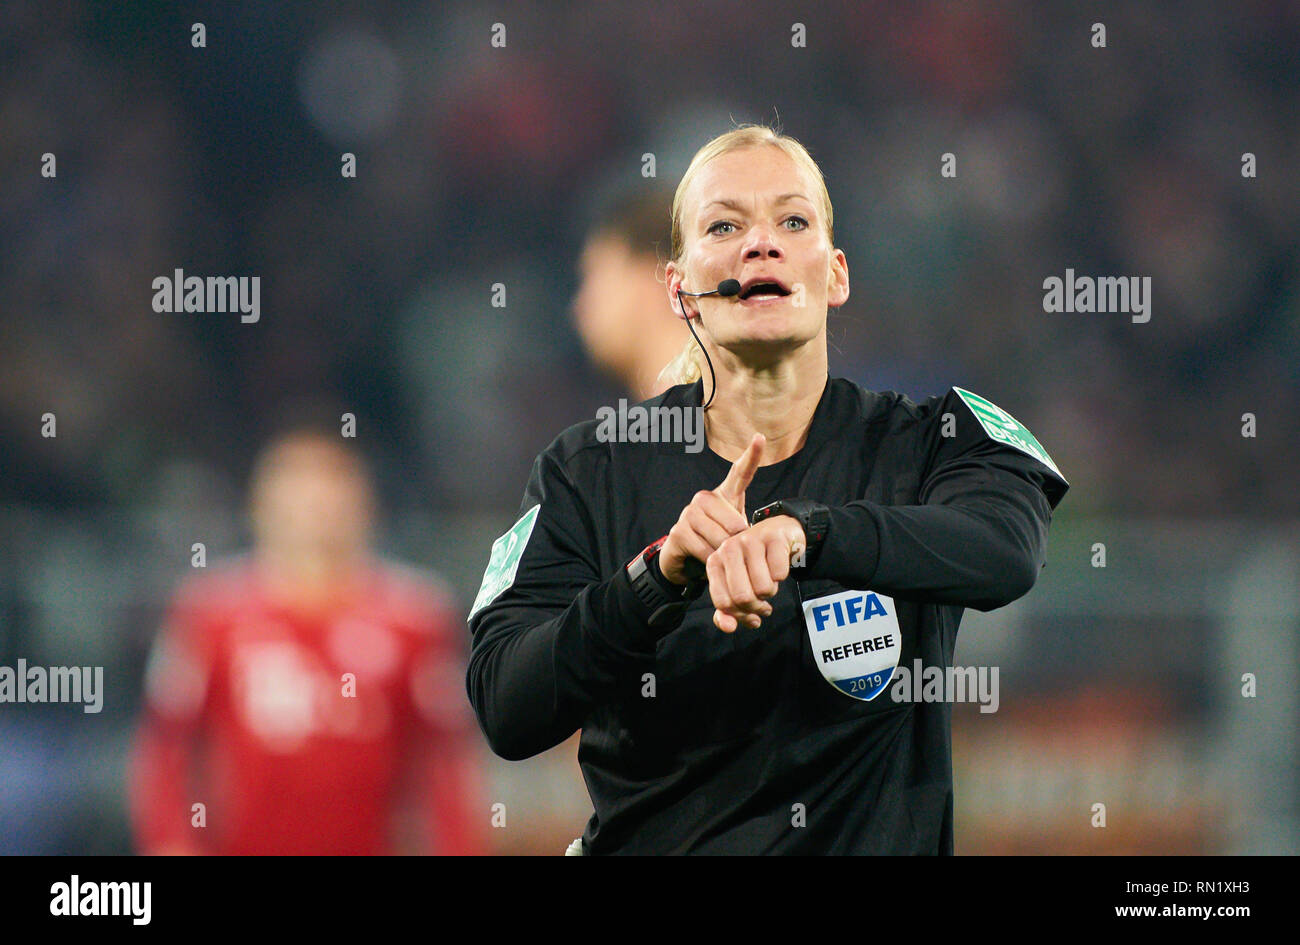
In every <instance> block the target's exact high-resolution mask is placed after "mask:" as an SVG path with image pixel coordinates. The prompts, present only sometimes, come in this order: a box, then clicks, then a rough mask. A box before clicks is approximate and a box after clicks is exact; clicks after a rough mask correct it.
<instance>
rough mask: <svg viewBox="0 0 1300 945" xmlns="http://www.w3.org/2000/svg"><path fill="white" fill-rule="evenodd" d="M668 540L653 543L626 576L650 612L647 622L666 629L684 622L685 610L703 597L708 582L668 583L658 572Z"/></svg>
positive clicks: (696, 580)
mask: <svg viewBox="0 0 1300 945" xmlns="http://www.w3.org/2000/svg"><path fill="white" fill-rule="evenodd" d="M667 540H668V536H667V535H665V536H664V537H663V538H660V539H659V540H658V541H656V542H653V543H651V544H649V545H647V546H646V547H645V549H644V550H643V551H642V552H641V553H640V554H638V555H637V556H636V557H634V558H633V559H632V560H631V561H629V562H628V563H627V576H628V580H629V581H630V582H631V584H632V590H633V592H634V593H635V594H636V596H637V599H638V600H640V601H641V602H642V603H643V604H645V605H646V606H647V607H649V608H650V611H651V612H650V617H649V619H648V620H647V621H646V622H647V624H648V625H649V626H651V627H656V628H657V627H665V626H670V625H672V624H675V623H677V622H678V621H680V620H681V618H682V615H683V614H684V613H685V612H686V608H687V607H689V606H690V604H691V602H692V601H693V600H695V598H697V597H699V596H700V594H701V593H703V591H704V588H705V586H707V583H708V582H707V581H703V580H700V579H699V578H698V577H694V578H693V579H692V580H691V582H690V583H689V584H687V585H686V586H684V587H682V586H680V585H677V584H674V583H673V582H672V581H669V580H668V578H666V577H665V576H664V573H663V571H662V570H660V568H659V549H660V548H662V547H663V544H664V542H665V541H667Z"/></svg>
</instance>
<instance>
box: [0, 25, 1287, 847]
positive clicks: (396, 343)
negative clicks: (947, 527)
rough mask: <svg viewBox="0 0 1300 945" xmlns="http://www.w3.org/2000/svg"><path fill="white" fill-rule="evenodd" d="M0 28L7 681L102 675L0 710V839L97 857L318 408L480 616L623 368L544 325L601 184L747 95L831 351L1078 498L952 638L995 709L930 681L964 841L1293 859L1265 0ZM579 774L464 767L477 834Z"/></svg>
mask: <svg viewBox="0 0 1300 945" xmlns="http://www.w3.org/2000/svg"><path fill="white" fill-rule="evenodd" d="M1098 22H1099V23H1103V24H1104V25H1105V30H1106V46H1105V48H1096V47H1094V45H1093V44H1092V40H1093V36H1094V33H1093V30H1092V28H1091V27H1092V24H1094V23H1098ZM194 23H203V24H204V26H205V28H206V48H194V47H193V46H192V44H191V38H192V35H193V34H192V31H191V26H192V24H194ZM497 23H499V24H503V25H504V27H505V38H506V43H505V46H504V47H503V48H494V47H493V45H492V42H491V41H492V37H493V24H497ZM797 23H798V24H803V25H804V27H805V29H806V37H807V43H806V47H797V46H793V45H792V43H791V37H792V35H793V34H792V27H793V25H794V24H797ZM0 50H2V52H0V174H2V177H0V179H2V180H3V186H2V187H0V665H7V666H13V665H14V664H15V662H16V660H17V659H19V658H25V659H27V661H28V662H29V663H33V664H36V663H39V664H44V665H55V664H64V665H91V664H93V665H102V666H103V667H105V678H106V690H107V696H106V700H105V707H104V710H103V712H102V713H100V714H99V715H87V714H84V713H83V712H82V711H81V709H80V707H78V706H67V705H61V706H33V705H12V704H0V851H3V852H87V853H116V852H125V851H127V850H129V849H130V839H129V832H128V829H127V822H126V815H125V812H124V811H125V808H124V800H123V764H124V753H125V748H126V745H127V744H128V741H129V738H130V733H131V729H132V725H133V724H134V718H135V715H136V712H137V709H138V704H139V698H140V690H141V680H142V676H143V668H144V659H145V654H146V652H147V649H148V646H149V643H150V640H151V638H152V635H153V634H154V632H155V631H156V629H157V624H158V620H159V614H160V611H161V608H162V606H163V603H164V602H165V600H166V598H167V596H168V595H169V594H170V593H171V592H172V590H173V589H174V587H175V585H176V583H177V582H178V581H179V580H181V579H183V578H184V577H186V576H187V574H188V573H189V572H190V570H191V568H190V548H191V545H192V543H193V542H196V541H202V542H204V543H205V544H206V546H207V548H208V552H209V554H210V555H212V556H216V557H220V556H221V555H224V554H229V553H233V552H236V551H239V550H241V549H242V548H244V547H245V545H246V541H247V529H246V524H245V522H244V518H243V490H244V485H245V477H246V474H247V468H248V463H249V461H250V460H251V458H252V455H253V453H254V451H255V450H256V449H257V448H258V446H260V445H261V442H262V436H263V434H264V433H265V431H266V427H267V424H268V422H269V418H270V417H271V416H272V415H273V414H274V412H275V410H276V409H277V408H278V406H279V405H280V404H282V403H284V402H286V401H288V400H291V399H293V398H295V397H300V396H302V395H304V394H313V395H315V394H323V395H328V396H330V397H334V398H338V399H340V400H342V401H343V402H345V403H347V404H349V405H351V410H352V411H353V412H354V413H355V414H356V417H357V430H358V442H359V443H360V444H361V446H362V447H363V448H364V449H365V450H366V451H367V452H368V454H369V455H370V456H371V457H372V458H373V459H374V461H375V465H376V468H377V470H378V473H379V476H380V482H381V487H382V490H383V497H384V501H385V504H386V508H387V516H386V518H385V521H384V526H385V527H384V545H385V548H386V549H387V550H389V551H390V552H391V553H392V554H394V555H396V556H399V557H402V558H405V559H407V560H409V561H412V562H414V563H416V564H418V565H421V566H424V567H426V568H428V569H431V570H433V571H436V572H438V573H440V574H441V575H443V576H444V577H445V578H446V579H447V581H448V582H449V583H450V584H451V585H452V587H453V588H455V589H456V591H457V592H458V593H459V595H460V597H461V599H462V602H463V604H464V605H465V606H466V607H467V605H468V602H470V601H472V599H473V597H474V594H475V591H476V588H477V586H478V581H479V577H480V575H481V574H482V570H483V567H484V565H485V564H486V562H487V557H488V551H489V548H490V545H491V541H492V539H493V538H494V537H496V536H497V535H498V534H500V533H501V532H502V531H503V530H504V529H505V528H506V527H508V526H509V524H510V523H511V522H512V521H513V520H514V518H515V515H516V511H517V508H518V503H519V499H520V496H521V495H522V491H523V486H524V483H525V480H526V478H527V474H528V470H529V467H530V465H531V462H532V460H533V458H534V456H535V455H536V454H537V453H538V452H539V451H540V450H542V449H543V448H544V447H545V446H546V445H547V444H548V443H549V442H550V441H551V439H552V438H553V437H554V436H555V435H556V434H557V433H558V432H559V431H560V430H562V429H563V428H564V427H566V426H568V425H569V424H572V423H575V422H578V421H580V420H584V419H588V418H591V417H594V416H595V411H596V409H597V408H598V407H599V406H601V405H602V404H608V403H613V402H615V401H616V400H617V398H618V397H620V396H623V392H622V391H621V390H620V389H619V388H617V387H616V386H614V385H613V384H612V383H611V382H609V381H608V380H605V379H603V378H602V377H601V376H600V375H599V374H598V373H597V372H596V371H595V370H594V369H593V368H592V367H591V366H590V365H589V363H588V361H587V359H586V357H585V355H584V353H583V350H582V346H581V343H580V342H579V339H578V336H577V334H576V333H575V331H574V330H573V328H572V325H571V316H570V309H569V303H570V299H571V298H572V295H573V293H574V291H575V288H576V284H577V283H576V280H577V274H576V261H577V257H578V253H579V250H580V248H581V245H582V240H583V234H584V231H585V228H586V227H587V225H588V223H589V221H590V219H591V216H592V214H593V212H594V211H595V208H596V207H597V206H598V205H599V204H600V201H601V199H602V197H603V196H604V195H607V194H609V193H611V192H616V191H619V190H625V189H627V188H635V187H637V186H640V185H644V184H647V183H650V182H648V181H646V180H645V179H644V178H643V177H642V168H643V166H644V162H643V155H646V154H652V155H654V156H655V166H656V175H657V178H658V180H659V181H661V182H662V181H669V182H675V181H676V179H677V178H678V177H679V176H680V174H681V172H682V171H683V170H684V169H685V166H686V163H687V161H688V160H689V158H690V156H691V155H692V154H693V153H694V151H695V150H696V149H697V148H698V147H699V146H700V145H702V144H703V143H704V142H705V141H707V140H708V139H709V138H710V137H712V136H714V135H715V134H718V133H720V132H722V131H725V130H727V129H728V128H729V127H732V125H733V123H734V122H741V121H760V122H768V123H779V124H780V126H781V128H782V129H783V130H784V131H786V132H787V133H789V134H791V135H793V136H794V137H796V138H798V139H799V140H801V141H802V142H804V143H805V144H806V145H807V146H808V147H809V149H810V150H811V152H812V154H813V156H814V157H815V158H816V159H817V160H818V161H819V162H820V164H821V166H822V168H823V170H824V172H825V175H826V178H827V184H828V186H829V189H830V193H831V197H832V200H833V201H834V205H835V224H836V225H835V231H836V241H837V243H838V244H839V245H840V246H841V247H842V248H843V249H844V250H845V252H846V254H847V256H848V260H849V267H850V274H851V278H852V297H851V299H850V301H849V303H848V305H846V306H845V307H844V308H842V309H840V310H838V311H834V312H832V314H831V320H830V326H831V370H832V374H834V375H837V376H846V377H849V378H852V379H854V380H856V381H857V382H859V383H861V384H863V385H865V386H867V387H870V388H872V389H876V390H888V389H894V390H899V391H902V392H904V393H906V394H908V395H909V396H911V397H912V398H913V399H917V400H919V399H921V398H923V397H927V396H930V395H932V394H936V393H941V392H943V391H944V390H946V389H947V387H948V386H950V385H953V384H956V385H959V386H962V387H965V388H968V389H971V390H974V391H976V392H978V393H980V394H982V395H984V396H986V397H988V398H990V399H992V400H993V401H995V402H996V403H998V404H999V405H1000V406H1002V407H1003V408H1005V409H1006V410H1008V411H1010V412H1011V413H1012V414H1014V415H1015V416H1016V417H1017V418H1018V419H1019V420H1021V421H1022V422H1023V423H1025V424H1026V425H1027V426H1028V427H1029V428H1030V429H1031V430H1033V431H1034V432H1035V433H1036V434H1037V435H1038V438H1039V439H1040V440H1041V441H1042V443H1043V444H1044V446H1045V447H1046V448H1047V449H1048V450H1049V451H1050V452H1051V454H1052V455H1053V457H1054V458H1055V459H1056V461H1057V463H1058V465H1059V466H1060V468H1061V469H1062V471H1063V472H1064V473H1065V475H1066V477H1067V478H1068V479H1069V480H1070V481H1071V483H1072V490H1071V492H1070V494H1069V496H1068V497H1067V499H1066V500H1065V502H1064V504H1063V505H1062V507H1061V508H1060V509H1059V510H1058V512H1057V515H1056V521H1055V524H1054V526H1053V535H1052V541H1051V551H1050V557H1049V565H1048V568H1047V570H1046V571H1045V572H1044V574H1043V576H1042V578H1041V579H1040V581H1039V584H1038V586H1037V588H1036V589H1035V590H1034V591H1033V592H1032V593H1031V594H1030V595H1029V597H1028V598H1026V599H1024V600H1023V601H1020V602H1018V603H1017V604H1015V605H1012V606H1011V607H1009V608H1006V609H1005V610H1003V611H999V612H996V613H994V614H991V615H983V614H976V613H971V614H968V616H967V618H966V621H965V622H964V623H963V628H962V633H961V636H960V638H959V639H960V643H959V647H958V652H957V660H958V662H959V663H962V664H974V663H980V664H995V665H998V666H999V667H1000V668H1001V686H1002V693H1001V704H1000V708H999V710H998V712H997V713H995V714H990V715H984V714H980V713H979V712H978V711H977V710H976V709H975V707H973V706H959V707H957V709H956V712H955V715H956V719H955V724H954V729H955V732H954V750H955V753H956V784H957V809H956V824H957V849H958V852H985V851H1009V850H1017V851H1032V852H1132V851H1166V852H1229V853H1234V852H1265V851H1268V852H1287V853H1295V852H1297V851H1298V850H1300V796H1298V795H1300V790H1298V788H1297V784H1298V783H1300V750H1298V748H1297V722H1298V721H1300V698H1298V697H1297V691H1300V687H1298V686H1297V683H1298V682H1300V656H1298V655H1297V654H1298V647H1297V639H1300V637H1298V635H1297V630H1300V599H1298V598H1300V594H1298V593H1297V584H1298V583H1300V581H1298V578H1300V553H1298V549H1297V542H1296V528H1295V525H1296V521H1297V518H1298V517H1300V498H1297V490H1296V478H1297V477H1296V475H1295V469H1296V466H1295V463H1296V459H1297V456H1296V454H1297V450H1296V448H1295V447H1296V441H1297V433H1298V429H1297V428H1298V423H1297V419H1298V417H1300V414H1298V412H1297V407H1298V406H1300V269H1298V266H1297V254H1298V251H1300V224H1297V219H1298V211H1300V200H1298V199H1297V190H1298V189H1300V174H1297V169H1298V168H1300V134H1297V128H1298V127H1300V124H1298V123H1297V114H1300V109H1298V108H1297V105H1298V104H1300V65H1298V61H1300V5H1297V4H1295V3H1283V2H1254V3H1241V4H1234V5H1231V7H1224V6H1223V5H1221V4H1211V3H1189V4H1168V5H1165V4H1142V5H1134V4H1123V5H1114V6H1109V5H1096V6H1092V5H1090V6H1089V7H1088V8H1087V9H1086V10H1083V9H1073V8H1070V7H1065V6H1062V7H1061V8H1060V9H1057V8H1055V7H1052V8H1050V9H1048V8H1045V6H1044V5H1041V4H1031V3H1028V2H1009V3H997V4H947V3H918V4H911V5H907V6H906V7H905V8H899V7H896V6H894V5H889V4H881V3H833V2H818V3H806V2H805V3H776V2H751V3H745V4H739V3H719V2H698V0H697V2H690V3H663V4H653V5H648V4H609V3H599V2H596V3H563V4H562V3H554V4H552V3H536V4H533V3H529V4H523V3H519V4H510V3H500V4H493V5H490V6H489V7H484V6H483V5H481V4H475V3H454V2H438V3H428V2H367V3H364V4H362V3H339V4H330V5H328V6H327V7H326V6H321V7H317V6H316V5H309V4H286V3H276V2H266V0H259V2H237V3H196V4H172V3H151V4H108V3H104V4H95V3H71V2H69V3H60V2H55V3H45V2H22V0H15V2H7V3H5V4H4V5H3V6H0ZM345 152H350V153H353V154H355V156H356V169H357V172H356V177H355V178H348V177H344V176H343V175H342V174H341V173H340V168H341V160H342V157H341V156H342V155H343V154H344V153H345ZM945 152H951V153H952V154H954V155H955V157H956V167H957V176H956V177H955V178H945V177H942V176H941V175H940V173H939V171H940V158H941V155H943V154H944V153H945ZM1246 152H1250V153H1251V154H1253V155H1255V157H1256V161H1257V176H1255V177H1253V178H1252V177H1243V175H1242V160H1243V158H1242V156H1243V154H1244V153H1246ZM45 153H53V154H54V155H55V156H56V159H57V177H54V178H47V177H43V176H42V175H41V173H40V171H41V163H42V155H43V154H45ZM1067 268H1070V269H1073V270H1075V272H1076V273H1078V274H1080V275H1089V276H1097V275H1116V276H1129V275H1136V276H1149V277H1150V278H1151V282H1152V294H1153V298H1152V305H1151V318H1150V321H1149V322H1147V323H1145V324H1138V323H1134V322H1132V320H1131V317H1130V316H1129V315H1126V314H1122V313H1111V314H1101V313H1091V314H1080V313H1074V314H1065V313H1045V312H1044V310H1043V281H1044V280H1045V279H1047V278H1049V277H1051V276H1058V277H1061V276H1063V275H1064V274H1065V270H1066V269H1067ZM175 269H183V270H184V271H185V273H186V274H187V275H199V276H208V275H247V276H259V277H260V279H261V318H260V320H259V321H258V322H257V323H256V324H243V323H241V320H240V317H239V315H238V314H237V313H226V314H197V313H189V314H186V313H157V312H155V311H153V309H152V307H151V300H152V298H153V295H154V291H153V289H152V287H151V284H152V280H153V279H154V278H155V277H157V276H162V275H167V276H170V275H171V274H172V272H173V271H174V270H175ZM495 284H502V285H504V286H505V290H506V304H505V305H504V307H494V306H493V304H492V294H493V286H494V285H495ZM46 413H52V414H54V415H55V417H56V418H57V436H56V437H53V438H49V437H42V436H41V426H42V416H43V415H44V414H46ZM1246 413H1251V414H1254V415H1255V417H1256V422H1257V435H1256V436H1254V437H1245V436H1243V435H1242V426H1243V419H1242V417H1243V414H1246ZM1098 543H1102V544H1104V545H1105V547H1106V556H1107V557H1106V567H1105V568H1101V567H1096V566H1094V561H1095V556H1096V552H1095V546H1096V545H1097V544H1098ZM1243 673H1253V674H1255V676H1256V677H1257V680H1258V696H1257V697H1255V698H1245V697H1243V696H1242V694H1241V689H1242V674H1243ZM571 756H572V750H571V746H568V747H565V748H561V749H557V750H556V751H554V752H552V753H548V755H546V756H543V757H541V758H539V759H534V760H532V761H529V762H523V763H519V764H507V763H505V762H502V761H497V760H494V759H491V758H490V757H489V756H488V754H487V751H486V748H485V749H484V764H485V765H486V766H487V770H488V772H489V774H490V778H489V782H488V785H489V786H488V788H487V791H488V793H489V794H490V795H491V796H490V797H486V798H484V804H483V806H484V810H485V817H486V816H488V814H487V813H486V811H487V808H488V806H489V805H490V804H491V803H494V802H496V801H502V802H507V803H508V804H510V805H511V810H512V812H513V813H512V816H511V819H510V821H509V824H510V825H509V826H508V827H507V828H505V829H504V830H501V831H499V837H498V844H497V846H498V848H499V849H501V850H502V851H515V852H520V851H531V850H538V851H545V852H556V853H558V852H560V851H561V850H562V849H563V844H565V843H567V842H568V840H570V839H572V838H573V837H575V836H577V835H578V834H579V833H580V832H581V828H582V825H583V822H584V821H585V818H586V815H587V813H588V810H589V807H588V802H587V800H586V795H585V790H584V788H583V786H582V783H581V780H580V777H579V776H578V773H577V771H576V767H575V766H574V763H573V761H572V757H571ZM1096 803H1104V804H1106V805H1107V810H1108V822H1107V826H1106V827H1105V828H1098V827H1095V826H1092V823H1091V821H1092V819H1093V813H1092V811H1093V805H1094V804H1096ZM556 843H558V844H559V846H558V847H555V844H556Z"/></svg>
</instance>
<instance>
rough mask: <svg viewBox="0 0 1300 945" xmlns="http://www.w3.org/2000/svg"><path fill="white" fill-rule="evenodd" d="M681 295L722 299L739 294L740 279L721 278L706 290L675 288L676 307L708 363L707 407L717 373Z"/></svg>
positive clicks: (716, 384) (716, 389)
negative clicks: (716, 284) (695, 290)
mask: <svg viewBox="0 0 1300 945" xmlns="http://www.w3.org/2000/svg"><path fill="white" fill-rule="evenodd" d="M683 295H689V296H690V297H691V298H693V299H702V298H704V297H705V296H706V295H719V296H721V297H722V298H724V299H729V298H731V297H732V296H733V295H740V281H739V280H738V279H723V280H722V281H721V282H719V283H718V287H717V288H716V289H710V290H709V291H708V292H685V291H683V290H682V289H678V290H677V307H678V308H679V309H681V313H682V318H684V319H686V327H687V328H689V329H690V332H691V337H692V338H694V339H695V343H696V344H697V345H699V346H700V350H701V351H703V352H704V360H705V361H706V362H707V363H708V365H709V377H710V379H711V380H712V384H713V386H712V388H711V389H710V390H709V399H708V401H707V402H706V403H705V404H704V408H705V409H708V406H709V404H711V403H713V395H714V394H716V393H717V392H718V375H717V374H716V373H715V372H714V370H713V359H712V358H710V357H709V352H708V349H706V348H705V347H704V342H702V341H700V336H699V335H697V334H695V326H694V325H692V324H691V319H690V316H688V315H687V314H686V306H684V305H682V296H683Z"/></svg>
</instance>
